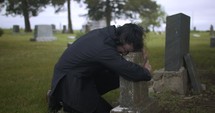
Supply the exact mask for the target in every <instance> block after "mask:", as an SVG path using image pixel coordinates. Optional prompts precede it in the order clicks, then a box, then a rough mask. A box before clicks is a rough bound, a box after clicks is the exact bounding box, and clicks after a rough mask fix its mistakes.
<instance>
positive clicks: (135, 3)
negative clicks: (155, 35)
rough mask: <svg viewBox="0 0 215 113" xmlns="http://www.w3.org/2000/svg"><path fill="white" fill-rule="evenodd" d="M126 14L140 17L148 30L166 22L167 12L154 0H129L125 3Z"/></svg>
mask: <svg viewBox="0 0 215 113" xmlns="http://www.w3.org/2000/svg"><path fill="white" fill-rule="evenodd" d="M125 10H126V12H127V13H126V14H127V16H128V17H130V18H140V19H141V22H140V24H141V25H143V26H144V27H145V28H146V29H147V31H149V29H150V28H152V30H153V31H154V28H155V27H160V25H161V23H164V22H165V15H166V13H165V12H164V10H163V9H162V8H161V6H160V5H158V4H157V3H156V1H152V0H128V2H127V4H126V5H125Z"/></svg>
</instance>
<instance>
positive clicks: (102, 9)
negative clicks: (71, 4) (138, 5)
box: [79, 0, 126, 26]
mask: <svg viewBox="0 0 215 113" xmlns="http://www.w3.org/2000/svg"><path fill="white" fill-rule="evenodd" d="M79 1H81V0H79ZM82 1H83V2H84V3H86V4H87V9H88V14H87V15H88V16H89V18H90V19H93V20H100V19H103V18H105V20H106V24H107V26H110V22H111V20H113V19H117V18H120V17H121V15H122V14H123V7H124V4H125V2H126V0H82Z"/></svg>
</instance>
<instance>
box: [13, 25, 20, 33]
mask: <svg viewBox="0 0 215 113" xmlns="http://www.w3.org/2000/svg"><path fill="white" fill-rule="evenodd" d="M13 33H19V25H13Z"/></svg>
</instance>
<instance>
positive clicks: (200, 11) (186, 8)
mask: <svg viewBox="0 0 215 113" xmlns="http://www.w3.org/2000/svg"><path fill="white" fill-rule="evenodd" d="M155 1H157V3H158V4H160V5H161V6H162V7H163V8H164V10H165V11H166V13H167V14H168V15H173V14H177V13H184V14H186V15H188V16H190V17H191V28H193V27H194V26H195V27H196V28H197V30H208V29H209V28H210V25H215V5H214V3H215V1H214V0H155ZM71 10H72V24H73V28H74V29H81V27H82V25H83V24H85V23H86V22H87V19H86V18H85V17H80V15H81V14H86V13H87V10H86V9H85V7H84V5H82V7H81V5H79V4H77V3H76V2H73V1H72V9H71ZM0 14H1V15H0V27H2V28H11V27H12V26H13V25H19V26H20V27H22V28H23V27H24V18H23V17H21V16H16V17H12V16H8V17H6V16H3V15H2V14H3V13H0ZM30 22H31V27H32V28H34V26H35V25H37V24H55V25H56V27H57V28H62V26H63V25H67V12H66V11H65V12H61V13H58V14H55V13H54V8H52V7H48V8H46V9H45V11H44V12H42V13H40V14H39V16H37V17H31V18H30ZM126 22H129V20H126V21H125V20H121V21H117V22H112V23H111V24H116V25H123V24H124V23H126ZM160 29H161V30H164V29H165V25H163V26H162V27H161V28H160Z"/></svg>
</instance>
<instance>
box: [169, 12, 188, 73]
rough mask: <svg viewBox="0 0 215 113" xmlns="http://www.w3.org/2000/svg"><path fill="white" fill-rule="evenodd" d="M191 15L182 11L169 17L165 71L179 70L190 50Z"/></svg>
mask: <svg viewBox="0 0 215 113" xmlns="http://www.w3.org/2000/svg"><path fill="white" fill-rule="evenodd" d="M189 35H190V17H189V16H187V15H184V14H182V13H179V14H175V15H172V16H168V17H167V25H166V46H165V47H166V48H165V71H178V70H179V69H180V68H181V66H183V56H184V55H185V54H187V53H188V52H189Z"/></svg>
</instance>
